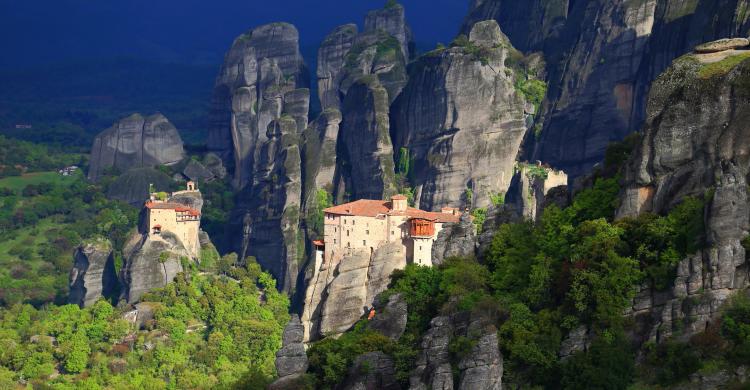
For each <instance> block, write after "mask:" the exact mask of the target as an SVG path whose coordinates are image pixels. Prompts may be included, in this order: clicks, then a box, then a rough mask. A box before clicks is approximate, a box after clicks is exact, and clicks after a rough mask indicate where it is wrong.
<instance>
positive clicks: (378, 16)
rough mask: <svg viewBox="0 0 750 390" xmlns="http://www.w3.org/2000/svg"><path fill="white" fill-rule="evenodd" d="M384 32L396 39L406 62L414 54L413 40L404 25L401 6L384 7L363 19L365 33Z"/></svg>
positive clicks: (404, 17) (406, 25) (403, 14)
mask: <svg viewBox="0 0 750 390" xmlns="http://www.w3.org/2000/svg"><path fill="white" fill-rule="evenodd" d="M378 30H380V31H384V32H386V33H388V34H389V35H391V36H392V37H394V38H396V40H397V41H398V44H399V46H400V47H401V53H402V54H403V56H404V58H405V59H406V60H407V61H408V60H409V59H411V55H412V54H413V53H414V39H413V38H412V34H411V29H410V28H409V25H408V24H407V23H406V12H405V10H404V7H403V6H402V5H401V4H393V5H386V6H385V7H384V8H382V9H376V10H372V11H370V12H368V13H367V16H366V17H365V32H374V31H378Z"/></svg>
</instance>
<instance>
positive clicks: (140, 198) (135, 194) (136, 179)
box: [107, 168, 174, 207]
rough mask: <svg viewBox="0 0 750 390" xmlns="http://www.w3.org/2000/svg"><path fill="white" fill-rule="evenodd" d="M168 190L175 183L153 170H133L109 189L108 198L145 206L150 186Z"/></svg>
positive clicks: (120, 177)
mask: <svg viewBox="0 0 750 390" xmlns="http://www.w3.org/2000/svg"><path fill="white" fill-rule="evenodd" d="M151 184H153V185H154V188H156V189H157V190H160V191H162V190H168V189H169V188H170V187H171V186H172V185H173V184H174V181H173V180H172V179H171V178H170V177H169V176H167V175H166V174H164V173H162V172H160V171H157V170H156V169H153V168H133V169H130V170H128V171H127V172H125V173H123V174H122V175H120V176H118V177H117V179H115V180H114V181H113V182H112V183H111V184H110V185H109V188H107V198H110V199H116V200H121V201H123V202H126V203H129V204H131V205H133V206H136V207H141V206H143V202H144V201H145V200H146V199H148V197H149V192H148V191H149V186H150V185H151Z"/></svg>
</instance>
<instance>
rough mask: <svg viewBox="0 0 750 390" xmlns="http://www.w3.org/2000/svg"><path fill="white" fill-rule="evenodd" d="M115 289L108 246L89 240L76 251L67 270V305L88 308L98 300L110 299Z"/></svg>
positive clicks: (99, 241) (117, 287)
mask: <svg viewBox="0 0 750 390" xmlns="http://www.w3.org/2000/svg"><path fill="white" fill-rule="evenodd" d="M118 290H119V282H118V280H117V273H116V271H115V259H114V255H113V253H112V244H111V243H110V242H109V241H107V240H104V239H102V240H93V241H89V242H86V243H84V244H82V245H81V246H80V247H78V249H76V252H75V255H74V263H73V269H72V270H71V271H70V293H69V295H68V303H72V304H74V305H79V306H81V307H86V306H91V305H93V304H94V303H96V301H98V300H99V299H102V298H104V299H111V298H113V297H114V295H115V294H116V293H117V292H118Z"/></svg>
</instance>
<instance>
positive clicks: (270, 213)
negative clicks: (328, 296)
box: [232, 116, 305, 292]
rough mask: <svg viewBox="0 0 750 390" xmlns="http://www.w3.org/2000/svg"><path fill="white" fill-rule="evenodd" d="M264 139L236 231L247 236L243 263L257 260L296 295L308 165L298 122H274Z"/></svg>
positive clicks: (240, 206)
mask: <svg viewBox="0 0 750 390" xmlns="http://www.w3.org/2000/svg"><path fill="white" fill-rule="evenodd" d="M264 138H265V141H264V142H262V143H261V144H259V145H258V156H257V160H256V164H255V166H256V168H255V170H254V177H253V182H252V184H251V185H248V186H247V187H245V189H244V190H243V191H242V192H240V194H239V195H238V197H237V205H236V207H235V210H234V212H233V216H232V224H233V225H234V226H235V228H234V229H233V230H234V231H238V232H242V236H241V240H240V241H239V244H241V246H240V247H239V248H237V249H239V254H240V258H241V259H244V258H245V257H246V256H255V257H256V258H257V260H258V262H259V263H260V264H261V265H262V266H263V268H264V269H266V270H268V271H270V272H272V273H273V274H274V275H275V276H276V279H277V280H278V283H279V284H278V285H279V287H280V288H281V289H283V291H286V292H292V291H294V289H295V286H296V283H297V274H298V273H299V268H300V266H301V264H302V259H303V256H304V248H305V246H304V241H303V236H302V232H301V231H300V228H299V223H300V207H301V199H302V171H301V164H302V162H301V154H300V148H299V136H298V128H297V126H296V121H295V120H294V119H293V118H292V117H290V116H283V117H281V118H279V119H278V120H274V121H273V122H271V123H270V124H269V126H268V130H267V132H266V134H265V137H264Z"/></svg>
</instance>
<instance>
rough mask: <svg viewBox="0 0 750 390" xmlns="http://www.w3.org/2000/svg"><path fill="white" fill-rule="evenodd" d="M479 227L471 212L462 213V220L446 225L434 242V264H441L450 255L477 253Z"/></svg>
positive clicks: (469, 255) (460, 255)
mask: <svg viewBox="0 0 750 390" xmlns="http://www.w3.org/2000/svg"><path fill="white" fill-rule="evenodd" d="M476 246H477V228H476V226H475V225H474V222H473V221H472V217H471V214H469V213H464V214H462V215H461V221H460V222H459V223H457V224H454V225H449V226H446V227H445V228H444V229H443V230H441V231H440V233H438V236H437V238H436V239H435V242H434V243H433V244H432V264H433V265H440V264H442V263H443V260H445V259H447V258H449V257H467V256H468V257H473V256H475V255H476Z"/></svg>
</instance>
